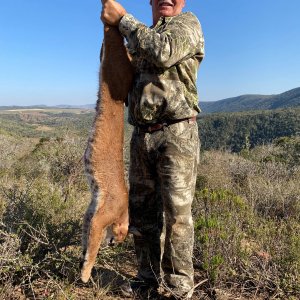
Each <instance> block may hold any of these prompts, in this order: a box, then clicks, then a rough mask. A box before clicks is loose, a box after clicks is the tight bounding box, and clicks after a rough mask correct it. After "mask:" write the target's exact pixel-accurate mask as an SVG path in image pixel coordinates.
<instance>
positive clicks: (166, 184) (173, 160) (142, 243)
mask: <svg viewBox="0 0 300 300" xmlns="http://www.w3.org/2000/svg"><path fill="white" fill-rule="evenodd" d="M198 160H199V138H198V127H197V123H196V122H195V121H192V122H189V121H183V122H180V123H176V124H172V125H170V126H168V127H165V128H164V130H160V131H156V132H153V133H144V132H143V131H142V130H139V129H138V128H136V129H135V130H134V132H133V135H132V139H131V155H130V161H131V164H130V173H129V181H130V190H129V211H130V227H131V231H132V232H133V233H134V240H135V248H136V254H137V259H138V265H139V270H138V277H139V278H140V279H142V280H145V281H148V282H149V283H150V284H152V283H155V282H156V280H157V279H158V278H160V277H161V276H162V277H163V280H164V282H165V283H166V284H167V285H168V286H169V287H170V288H172V290H173V291H176V292H177V293H178V294H184V293H187V292H188V291H190V289H191V288H192V287H193V263H192V253H193V243H194V239H193V236H194V231H193V221H192V216H191V205H192V201H193V196H194V192H195V182H196V174H197V164H198ZM163 212H164V216H165V224H166V226H165V230H164V233H163ZM160 261H161V265H160ZM160 267H161V269H162V272H160Z"/></svg>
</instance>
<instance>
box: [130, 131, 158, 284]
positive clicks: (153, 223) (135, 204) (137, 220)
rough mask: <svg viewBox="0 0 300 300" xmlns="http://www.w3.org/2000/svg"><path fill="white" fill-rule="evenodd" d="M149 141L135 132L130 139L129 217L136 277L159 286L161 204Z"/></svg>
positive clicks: (144, 135)
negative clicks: (132, 235)
mask: <svg viewBox="0 0 300 300" xmlns="http://www.w3.org/2000/svg"><path fill="white" fill-rule="evenodd" d="M149 137H150V136H147V134H144V133H138V132H137V131H136V130H135V132H134V133H133V136H132V139H131V148H130V170H129V183H130V189H129V215H130V231H132V232H133V234H134V244H135V252H136V257H137V262H138V275H137V277H138V278H139V279H141V280H144V281H146V282H148V283H150V284H157V279H158V278H159V277H160V256H161V254H160V234H161V230H162V202H161V199H160V196H159V193H158V191H159V190H160V188H159V183H158V181H157V173H156V163H155V157H153V153H151V152H153V151H152V148H151V145H149Z"/></svg>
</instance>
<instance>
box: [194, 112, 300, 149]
mask: <svg viewBox="0 0 300 300" xmlns="http://www.w3.org/2000/svg"><path fill="white" fill-rule="evenodd" d="M198 124H199V128H200V139H201V145H202V147H203V149H204V150H211V149H220V150H229V151H232V152H240V151H242V150H243V149H246V150H249V149H252V148H253V147H255V146H257V145H263V144H269V143H271V142H272V141H273V140H275V139H276V138H280V137H291V136H296V135H299V133H300V108H298V109H293V110H271V111H258V112H243V113H218V114H210V115H204V116H200V118H199V119H198Z"/></svg>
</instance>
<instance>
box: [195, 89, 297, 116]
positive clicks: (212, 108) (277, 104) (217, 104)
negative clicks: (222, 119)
mask: <svg viewBox="0 0 300 300" xmlns="http://www.w3.org/2000/svg"><path fill="white" fill-rule="evenodd" d="M299 106H300V87H299V88H295V89H292V90H289V91H287V92H284V93H281V94H278V95H241V96H238V97H233V98H227V99H223V100H219V101H212V102H201V103H200V107H201V109H202V111H203V113H215V112H238V111H249V110H269V109H280V108H281V109H282V108H292V107H299Z"/></svg>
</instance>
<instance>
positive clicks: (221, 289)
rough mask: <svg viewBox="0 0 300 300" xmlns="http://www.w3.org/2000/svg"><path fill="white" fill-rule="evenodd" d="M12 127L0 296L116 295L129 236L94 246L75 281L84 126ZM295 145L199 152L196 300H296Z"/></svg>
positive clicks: (1, 177)
mask: <svg viewBox="0 0 300 300" xmlns="http://www.w3.org/2000/svg"><path fill="white" fill-rule="evenodd" d="M69 117H70V118H71V119H72V118H73V116H69ZM82 118H83V119H84V118H85V116H83V117H82ZM84 120H86V119H84ZM27 122H28V121H27ZM34 122H37V120H34ZM51 122H54V120H52V121H51ZM44 123H45V122H44V120H41V121H39V122H37V125H39V126H45V125H44ZM59 123H60V124H62V121H61V120H59ZM14 124H15V123H10V124H8V123H7V124H6V127H5V128H2V131H1V132H0V151H1V154H2V156H1V157H0V299H123V298H122V297H121V295H119V293H118V287H119V285H120V284H121V283H122V282H124V281H126V280H128V279H129V278H131V277H133V276H134V275H135V272H136V263H135V257H134V250H133V243H132V239H131V237H128V239H127V240H126V242H125V243H124V244H122V245H117V246H116V247H113V248H110V247H108V248H105V249H102V250H101V251H100V252H99V255H98V260H97V264H96V268H95V273H94V275H93V281H91V282H89V283H88V284H86V285H84V284H82V283H81V282H80V280H79V262H80V256H81V248H80V244H81V225H82V218H83V214H84V211H85V209H86V206H87V205H88V202H89V199H90V194H89V189H88V187H87V183H86V180H85V176H84V172H83V164H82V160H81V158H82V154H83V151H84V148H85V144H86V140H87V131H88V129H87V128H86V127H83V128H81V129H80V128H79V127H72V128H73V129H72V130H71V129H70V127H68V129H67V130H66V129H64V130H62V131H61V128H62V127H60V126H57V124H56V125H53V126H52V125H49V124H48V125H47V126H50V127H51V128H52V131H51V133H53V136H43V135H41V134H40V135H39V134H38V133H37V132H38V130H35V129H32V128H30V130H31V134H30V135H26V134H25V135H23V134H20V132H17V130H18V128H19V127H11V130H8V128H9V125H11V126H14ZM18 124H19V126H20V127H21V126H22V123H20V122H19V123H18ZM80 124H81V126H83V124H85V125H84V126H89V124H90V123H89V122H85V121H84V122H82V123H80ZM37 128H38V127H37ZM78 128H79V130H78ZM25 129H26V128H25ZM32 130H35V131H34V132H33V131H32ZM25 131H26V130H25ZM23 132H24V127H23V129H22V131H21V133H23ZM298 147H299V138H298V137H293V138H282V139H279V140H277V141H274V143H273V144H270V145H265V146H259V147H256V148H254V149H244V150H243V151H242V152H241V153H239V154H232V153H228V152H222V151H216V150H211V151H204V152H202V153H201V162H200V166H199V174H198V180H197V191H196V194H195V200H194V205H193V215H194V221H195V247H194V265H195V279H196V280H195V281H196V283H201V284H200V286H198V287H197V289H196V290H195V296H194V299H290V300H294V299H299V297H300V252H299V249H300V199H299V195H300V185H299V182H300V172H299V171H300V164H299V151H298V150H299V148H298ZM125 158H126V162H127V163H128V159H127V158H128V137H126V153H125Z"/></svg>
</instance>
